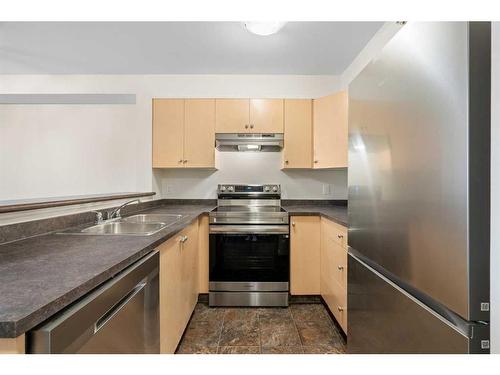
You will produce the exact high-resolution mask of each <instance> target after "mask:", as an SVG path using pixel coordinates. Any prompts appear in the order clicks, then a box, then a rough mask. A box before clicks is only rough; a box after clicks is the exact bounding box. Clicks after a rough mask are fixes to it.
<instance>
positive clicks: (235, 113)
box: [215, 99, 283, 133]
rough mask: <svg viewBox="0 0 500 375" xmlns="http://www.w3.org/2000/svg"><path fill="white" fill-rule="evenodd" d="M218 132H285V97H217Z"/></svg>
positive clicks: (216, 126) (216, 127) (216, 128)
mask: <svg viewBox="0 0 500 375" xmlns="http://www.w3.org/2000/svg"><path fill="white" fill-rule="evenodd" d="M215 103H216V105H215V108H216V109H215V118H216V120H215V131H216V132H217V133H283V99H216V100H215Z"/></svg>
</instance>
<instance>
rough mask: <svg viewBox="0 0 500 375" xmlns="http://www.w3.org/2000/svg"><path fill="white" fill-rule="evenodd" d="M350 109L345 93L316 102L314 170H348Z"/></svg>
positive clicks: (314, 111) (315, 100)
mask: <svg viewBox="0 0 500 375" xmlns="http://www.w3.org/2000/svg"><path fill="white" fill-rule="evenodd" d="M347 106H348V95H347V92H346V91H341V92H338V93H336V94H333V95H329V96H325V97H322V98H318V99H314V100H313V150H314V151H313V154H314V156H313V168H346V167H347V141H348V125H347V109H348V108H347Z"/></svg>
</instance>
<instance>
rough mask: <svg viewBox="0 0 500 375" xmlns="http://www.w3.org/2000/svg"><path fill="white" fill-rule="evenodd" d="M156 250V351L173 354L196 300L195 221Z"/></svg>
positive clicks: (196, 232) (196, 258) (196, 259)
mask: <svg viewBox="0 0 500 375" xmlns="http://www.w3.org/2000/svg"><path fill="white" fill-rule="evenodd" d="M159 250H160V351H161V353H174V352H175V349H176V348H177V345H178V344H179V341H180V339H181V337H182V334H183V332H184V329H185V328H186V326H187V323H188V321H189V318H190V317H191V314H192V312H193V310H194V307H195V305H196V302H197V300H198V288H199V286H198V276H197V275H198V221H195V222H193V223H192V224H191V225H189V226H188V227H187V228H186V229H184V230H183V231H181V232H180V233H179V234H178V235H176V236H174V237H173V238H171V239H170V240H168V241H167V242H165V243H164V244H162V245H160V247H159Z"/></svg>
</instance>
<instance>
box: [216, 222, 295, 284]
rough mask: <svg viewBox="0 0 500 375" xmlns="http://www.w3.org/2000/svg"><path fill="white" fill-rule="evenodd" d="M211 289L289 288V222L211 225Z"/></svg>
mask: <svg viewBox="0 0 500 375" xmlns="http://www.w3.org/2000/svg"><path fill="white" fill-rule="evenodd" d="M209 252H210V257H209V269H210V271H209V279H210V290H211V291H288V282H289V275H290V271H289V270H290V239H289V227H288V225H211V226H210V250H209Z"/></svg>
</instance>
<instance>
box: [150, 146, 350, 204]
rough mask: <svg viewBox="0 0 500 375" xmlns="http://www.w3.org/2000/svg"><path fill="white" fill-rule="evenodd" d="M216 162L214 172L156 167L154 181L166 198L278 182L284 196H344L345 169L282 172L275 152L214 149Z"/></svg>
mask: <svg viewBox="0 0 500 375" xmlns="http://www.w3.org/2000/svg"><path fill="white" fill-rule="evenodd" d="M216 163H217V166H218V170H217V171H204V170H189V169H187V170H158V171H156V173H155V184H156V186H157V189H158V190H161V191H162V194H163V196H164V197H166V198H213V199H215V198H216V197H217V194H216V188H217V184H223V183H244V184H245V183H248V184H259V183H278V184H281V188H282V197H283V198H284V199H304V198H305V199H347V169H339V170H317V171H311V170H295V171H286V172H284V171H281V170H280V168H281V153H278V152H216ZM324 186H325V187H326V191H325V192H323V187H324Z"/></svg>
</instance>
